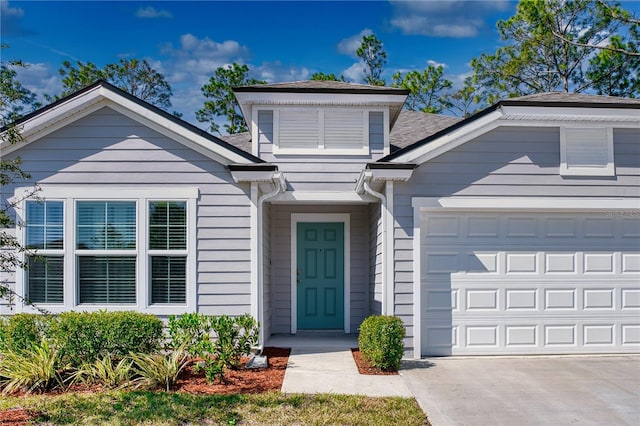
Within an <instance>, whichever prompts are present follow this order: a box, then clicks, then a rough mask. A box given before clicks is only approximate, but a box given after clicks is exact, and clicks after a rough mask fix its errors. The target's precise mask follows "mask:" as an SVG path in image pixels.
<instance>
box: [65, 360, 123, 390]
mask: <svg viewBox="0 0 640 426" xmlns="http://www.w3.org/2000/svg"><path fill="white" fill-rule="evenodd" d="M132 367H133V361H132V360H131V359H130V358H126V357H125V358H122V359H121V360H120V361H118V362H115V361H114V360H113V359H112V358H111V355H106V356H105V357H103V358H101V359H98V360H96V361H95V362H93V363H91V364H85V365H83V366H82V368H80V369H78V370H77V371H76V372H75V373H74V374H73V375H72V379H73V380H74V381H76V380H79V381H81V382H83V383H87V384H94V383H99V384H101V385H103V386H105V387H108V388H112V389H113V388H123V387H126V386H127V385H128V384H129V383H130V382H131V376H132Z"/></svg>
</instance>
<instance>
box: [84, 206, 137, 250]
mask: <svg viewBox="0 0 640 426" xmlns="http://www.w3.org/2000/svg"><path fill="white" fill-rule="evenodd" d="M77 227H78V230H77V243H76V244H77V248H78V249H84V250H134V249H135V248H136V203H135V202H133V201H107V202H105V201H99V202H93V201H91V202H88V201H83V202H79V203H78V205H77Z"/></svg>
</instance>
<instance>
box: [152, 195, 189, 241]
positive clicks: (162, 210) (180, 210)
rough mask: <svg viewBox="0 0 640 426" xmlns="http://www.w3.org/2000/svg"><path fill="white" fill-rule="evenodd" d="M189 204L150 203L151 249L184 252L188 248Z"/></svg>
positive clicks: (174, 202) (173, 202)
mask: <svg viewBox="0 0 640 426" xmlns="http://www.w3.org/2000/svg"><path fill="white" fill-rule="evenodd" d="M186 235H187V203H185V202H176V201H172V202H167V201H154V202H152V203H149V249H151V250H184V249H185V248H186V247H187V241H186Z"/></svg>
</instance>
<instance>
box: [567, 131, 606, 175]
mask: <svg viewBox="0 0 640 426" xmlns="http://www.w3.org/2000/svg"><path fill="white" fill-rule="evenodd" d="M572 129H580V130H582V129H584V127H575V126H562V127H560V175H561V176H615V165H614V158H613V128H612V127H598V128H597V129H600V130H602V129H604V130H606V135H607V136H606V138H607V140H606V143H607V165H606V166H604V167H600V166H593V167H587V166H577V167H576V166H572V165H571V164H568V163H567V130H572Z"/></svg>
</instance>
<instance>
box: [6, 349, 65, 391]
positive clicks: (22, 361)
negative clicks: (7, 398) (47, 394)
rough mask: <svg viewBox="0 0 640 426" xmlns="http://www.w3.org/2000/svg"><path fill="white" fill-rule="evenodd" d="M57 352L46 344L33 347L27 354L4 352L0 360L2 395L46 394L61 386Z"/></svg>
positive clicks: (11, 350)
mask: <svg viewBox="0 0 640 426" xmlns="http://www.w3.org/2000/svg"><path fill="white" fill-rule="evenodd" d="M59 361H60V356H59V352H58V351H57V350H56V349H54V348H52V347H51V346H49V344H48V343H47V341H46V340H45V341H42V342H41V343H39V344H35V345H33V346H32V347H31V348H30V349H28V350H23V351H16V350H13V349H7V350H5V351H4V352H3V353H2V357H1V358H0V377H1V378H2V379H1V382H0V383H2V387H3V392H4V393H12V392H15V391H17V390H19V389H24V390H25V391H27V392H29V393H30V392H34V391H45V390H48V389H52V388H54V387H57V386H63V384H64V382H63V380H62V376H61V375H60V372H59V371H58V368H59Z"/></svg>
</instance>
